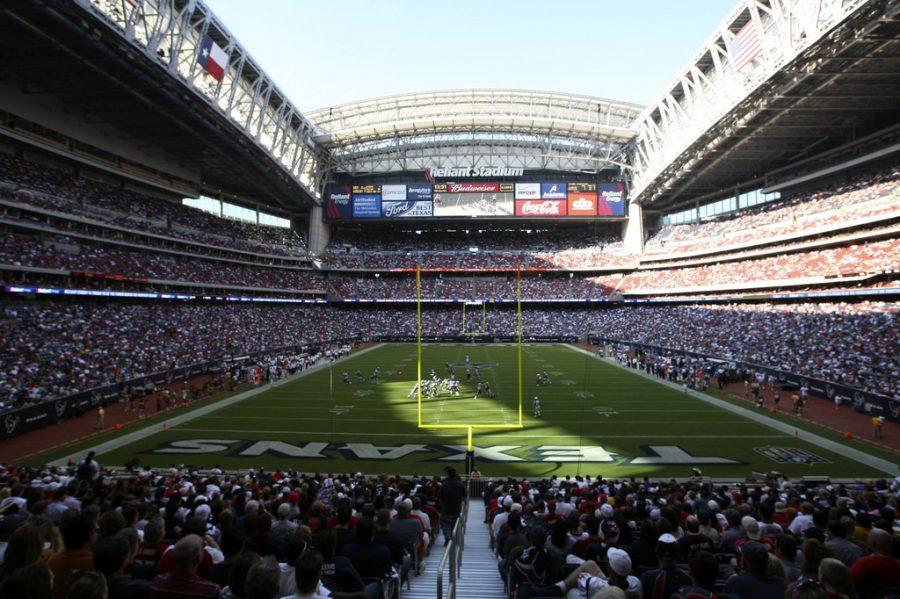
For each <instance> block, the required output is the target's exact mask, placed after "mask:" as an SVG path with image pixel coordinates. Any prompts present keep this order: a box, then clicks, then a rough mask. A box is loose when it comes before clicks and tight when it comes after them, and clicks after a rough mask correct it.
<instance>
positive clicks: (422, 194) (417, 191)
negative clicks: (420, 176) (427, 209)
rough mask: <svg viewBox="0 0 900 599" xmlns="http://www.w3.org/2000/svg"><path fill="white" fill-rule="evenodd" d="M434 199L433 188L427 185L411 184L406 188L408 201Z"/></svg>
mask: <svg viewBox="0 0 900 599" xmlns="http://www.w3.org/2000/svg"><path fill="white" fill-rule="evenodd" d="M433 197H434V194H433V188H432V187H431V185H428V184H426V183H410V184H409V185H407V186H406V199H407V200H428V201H429V202H430V201H431V199H432V198H433Z"/></svg>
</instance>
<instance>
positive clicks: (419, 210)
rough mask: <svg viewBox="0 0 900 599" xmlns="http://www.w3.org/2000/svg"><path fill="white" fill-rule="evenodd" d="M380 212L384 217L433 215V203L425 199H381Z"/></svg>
mask: <svg viewBox="0 0 900 599" xmlns="http://www.w3.org/2000/svg"><path fill="white" fill-rule="evenodd" d="M381 214H382V216H384V217H385V218H417V217H423V216H434V204H432V203H431V202H426V201H414V200H406V201H404V202H390V201H385V200H382V201H381Z"/></svg>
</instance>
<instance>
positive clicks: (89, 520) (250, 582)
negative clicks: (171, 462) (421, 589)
mask: <svg viewBox="0 0 900 599" xmlns="http://www.w3.org/2000/svg"><path fill="white" fill-rule="evenodd" d="M465 493H466V488H465V486H464V485H463V483H462V482H461V480H460V478H459V477H458V476H457V475H456V473H455V471H453V469H452V468H450V469H448V472H447V477H446V478H444V479H443V480H442V479H439V478H437V477H410V478H400V477H393V478H390V477H387V476H382V477H378V478H367V477H364V476H362V475H359V474H357V475H353V476H334V475H331V474H328V475H314V476H310V475H305V474H298V473H297V472H292V471H277V472H264V471H259V472H256V471H254V470H250V471H249V472H246V473H242V474H226V473H223V472H222V471H221V470H219V469H217V468H216V469H213V471H212V472H211V473H209V474H200V473H198V472H197V471H195V470H192V469H188V468H181V469H179V468H175V467H173V468H172V469H168V470H164V471H159V472H155V471H153V470H149V469H142V470H138V471H136V472H134V474H133V475H132V476H129V477H114V476H112V475H111V473H110V472H109V471H107V470H106V469H104V468H102V467H101V466H100V465H99V464H98V463H97V461H96V460H95V459H94V456H93V453H90V454H88V455H87V456H86V457H85V458H84V459H83V460H82V461H80V462H79V463H78V464H77V465H74V466H72V467H69V468H41V469H36V470H29V469H17V468H14V467H0V595H2V596H3V597H21V598H23V599H86V598H91V599H94V598H96V599H148V598H151V599H185V598H189V597H190V598H194V599H219V598H221V599H278V598H281V597H286V598H290V599H303V598H324V597H329V596H331V597H334V598H335V599H380V598H382V597H384V596H394V591H395V590H396V588H397V587H398V586H399V584H400V583H401V582H404V581H405V580H407V579H409V578H410V575H411V570H412V567H413V565H414V564H416V563H417V560H418V558H420V557H423V556H424V555H425V554H426V553H427V552H428V551H430V548H431V546H432V545H433V543H434V540H435V538H436V537H437V536H438V535H439V534H444V535H445V539H446V538H447V536H448V535H449V531H450V530H451V529H452V527H453V525H454V524H455V522H456V520H457V518H458V517H459V515H460V512H461V509H462V508H463V506H464V505H465V504H464V499H465Z"/></svg>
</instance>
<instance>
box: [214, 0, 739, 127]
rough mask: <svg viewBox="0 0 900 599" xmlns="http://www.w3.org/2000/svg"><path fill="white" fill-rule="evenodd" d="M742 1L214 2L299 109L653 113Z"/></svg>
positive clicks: (238, 35) (258, 0) (224, 17)
mask: <svg viewBox="0 0 900 599" xmlns="http://www.w3.org/2000/svg"><path fill="white" fill-rule="evenodd" d="M736 4H737V0H688V2H673V1H672V0H629V1H620V0H594V1H587V0H570V1H567V0H555V1H554V0H549V1H543V2H538V1H535V0H518V1H508V0H481V1H480V2H479V1H470V0H450V1H446V0H445V1H443V2H424V1H419V2H416V1H414V0H381V1H372V0H370V1H364V0H207V5H208V6H209V7H210V8H211V9H212V10H213V12H214V13H215V14H216V15H217V16H218V17H219V19H220V20H221V21H222V23H223V24H224V25H225V27H227V28H228V29H229V31H231V33H232V34H233V35H235V36H236V37H237V38H238V40H239V41H240V42H241V44H242V45H243V46H244V48H245V49H246V50H248V51H249V53H250V54H251V55H252V56H253V57H254V59H255V60H256V61H257V63H259V64H260V66H261V67H262V68H263V70H265V71H266V72H267V73H268V74H269V76H271V77H272V79H273V80H274V81H275V83H276V85H278V87H279V88H281V90H282V91H283V92H284V93H285V94H287V96H288V97H289V98H290V100H291V101H292V102H293V104H294V105H295V106H297V107H298V108H299V109H300V110H301V111H309V110H312V109H315V108H322V107H326V106H332V105H335V104H342V103H345V102H353V101H357V100H364V99H367V98H375V97H379V96H387V95H393V94H398V93H407V92H419V91H430V90H446V89H466V88H516V89H532V90H542V91H557V92H569V93H576V94H587V95H592V96H599V97H601V98H608V99H613V100H619V101H625V102H633V103H636V104H642V105H646V104H650V103H652V102H654V101H655V100H657V99H658V98H659V96H660V95H661V94H662V93H663V89H664V88H665V86H667V85H669V84H670V83H671V82H672V81H673V80H674V79H675V77H676V76H677V75H678V73H679V71H680V70H681V69H682V68H683V67H684V66H685V65H686V64H687V62H688V60H689V59H690V58H691V57H692V56H693V55H694V54H695V53H696V52H697V51H698V50H699V48H700V45H701V43H702V42H703V41H704V40H705V39H706V38H707V37H708V36H709V35H710V34H711V33H712V32H713V30H714V29H715V27H716V26H717V25H718V24H719V23H720V22H721V21H722V19H724V18H725V17H726V16H727V14H728V13H729V12H730V11H731V9H732V8H733V7H734V6H735V5H736Z"/></svg>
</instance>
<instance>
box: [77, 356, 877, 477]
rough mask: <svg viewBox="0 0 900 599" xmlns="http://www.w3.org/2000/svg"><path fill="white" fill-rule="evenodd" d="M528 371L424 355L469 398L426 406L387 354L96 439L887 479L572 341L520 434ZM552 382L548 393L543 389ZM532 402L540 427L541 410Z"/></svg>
mask: <svg viewBox="0 0 900 599" xmlns="http://www.w3.org/2000/svg"><path fill="white" fill-rule="evenodd" d="M467 356H468V360H467ZM518 360H519V349H518V348H517V347H516V346H515V345H514V344H510V345H503V344H493V345H485V344H434V345H425V346H423V349H422V376H423V378H430V377H431V371H432V369H433V370H434V373H435V376H436V377H438V378H445V377H448V376H449V371H450V369H452V370H453V371H454V373H455V376H456V377H457V378H458V379H459V380H460V389H459V396H456V395H455V394H452V393H449V392H447V391H445V390H441V389H439V390H438V392H437V393H436V394H435V395H434V396H433V397H425V396H423V398H422V402H421V406H420V405H419V402H418V401H417V394H416V393H414V392H412V390H413V387H414V385H415V381H416V370H417V347H416V345H415V344H387V345H379V346H375V347H373V348H371V349H369V350H366V351H362V352H359V353H357V354H355V355H353V356H351V357H349V358H347V359H345V360H341V361H338V362H336V363H335V364H333V365H325V366H321V367H318V368H317V369H314V370H312V371H310V372H308V373H304V374H301V375H300V376H297V377H295V378H292V379H290V380H287V381H284V382H281V383H279V384H276V385H275V386H273V387H271V388H269V387H263V388H261V389H258V390H254V391H252V392H250V393H249V394H248V395H249V396H247V397H244V398H243V399H241V398H240V396H238V397H237V398H233V399H230V400H224V401H221V402H219V403H217V404H212V405H210V406H207V407H205V408H204V409H202V410H197V411H196V412H193V413H188V414H186V415H184V416H181V417H177V418H175V419H173V420H172V421H171V424H167V425H166V426H165V430H163V427H162V425H153V426H152V427H148V428H147V429H145V430H143V431H137V432H133V433H131V434H130V435H125V436H122V437H120V438H119V439H116V440H114V441H113V442H111V443H109V442H108V443H104V444H102V445H100V444H99V443H98V444H97V445H98V451H99V452H100V459H101V461H103V462H104V463H106V464H124V463H126V462H128V461H129V460H131V459H133V458H137V459H138V460H139V461H140V463H141V464H144V465H147V464H149V465H153V466H156V467H162V466H170V465H172V464H192V465H195V466H197V467H201V468H204V467H206V468H209V467H213V466H216V465H218V466H220V467H222V468H224V469H246V468H249V467H256V468H260V467H263V468H266V469H275V468H291V469H296V470H301V471H307V472H365V473H373V474H374V473H388V474H403V475H411V474H429V475H433V474H440V473H442V472H443V468H444V467H445V466H448V465H453V466H456V467H457V468H461V467H462V465H463V463H464V452H465V450H466V445H467V435H468V428H467V427H468V426H469V425H478V426H479V427H486V428H475V429H474V430H473V443H474V446H475V451H476V456H477V463H478V467H479V469H480V470H481V472H482V473H483V474H485V475H490V476H498V475H510V476H549V475H553V474H559V475H565V474H571V475H575V474H590V475H592V476H596V475H603V476H607V477H624V476H640V477H643V476H647V477H652V478H660V477H666V478H668V477H679V478H685V477H689V476H691V469H692V468H695V467H696V468H700V469H701V470H702V471H703V474H704V475H705V476H712V477H714V478H735V479H743V478H744V477H745V476H747V475H749V474H750V472H751V471H758V472H767V471H770V470H777V471H779V472H782V473H785V474H788V475H791V476H803V475H812V476H820V475H830V476H833V477H841V478H850V477H879V476H884V475H885V474H886V473H885V472H884V471H883V470H881V469H879V468H878V467H877V464H873V463H864V460H863V461H861V460H860V459H858V456H857V458H856V459H854V458H853V457H852V455H851V456H848V455H847V452H845V451H841V449H840V447H835V446H830V447H829V446H827V443H826V444H825V446H823V444H822V443H819V442H816V441H815V439H810V440H807V437H806V436H803V435H801V437H802V438H798V437H797V436H796V433H794V432H793V430H784V429H785V427H784V426H782V427H781V429H779V428H778V427H777V426H773V424H772V423H773V422H775V421H768V420H769V419H768V418H766V417H765V416H762V418H761V420H762V421H759V420H760V416H759V414H758V413H757V412H753V411H752V408H749V407H747V406H745V407H735V406H734V405H733V404H731V403H728V402H726V401H725V400H724V399H719V398H717V396H715V395H712V394H710V395H707V396H704V397H705V399H704V397H695V396H694V395H693V394H686V393H684V392H683V391H681V390H680V389H677V388H671V387H670V386H666V385H664V384H662V383H660V382H658V381H656V380H650V379H648V378H646V377H643V376H641V375H639V374H637V373H635V372H633V371H628V370H625V369H623V368H621V367H619V366H616V365H614V364H611V363H608V362H605V361H603V360H600V359H597V358H596V357H595V356H593V355H590V354H589V353H588V352H585V351H583V350H580V349H578V348H575V347H572V346H568V345H562V344H554V345H525V346H523V348H522V350H521V360H522V368H521V398H522V404H521V405H522V422H521V424H522V426H521V428H511V427H516V426H517V425H518V424H519V406H520V402H519V396H520V370H519V367H518ZM467 364H468V370H469V375H470V377H471V378H470V380H469V379H468V378H467V375H466V370H467ZM375 368H379V369H380V376H379V378H378V379H377V380H375V379H373V378H372V374H373V371H374V370H375ZM476 370H477V373H476ZM539 372H540V373H546V374H547V375H548V376H549V379H550V384H549V385H538V383H537V380H536V375H537V373H539ZM344 373H346V374H347V377H348V378H349V382H345V380H344V376H343V375H344ZM476 377H480V378H481V380H482V381H486V382H489V383H490V384H491V387H492V389H493V391H494V393H495V394H496V397H493V398H491V397H486V396H482V397H477V398H476V397H475V383H476ZM535 395H537V396H538V397H539V398H540V402H541V404H542V414H541V416H540V417H535V416H534V414H533V400H532V398H533V397H534V396H535ZM420 408H421V423H422V424H423V425H441V426H442V427H450V426H458V428H439V429H429V428H420V427H419V417H420ZM736 411H737V412H736ZM754 418H755V419H754ZM767 421H768V422H767ZM775 424H777V423H775ZM504 427H505V428H504ZM832 437H833V436H832ZM832 440H833V439H832ZM80 455H81V454H80Z"/></svg>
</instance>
